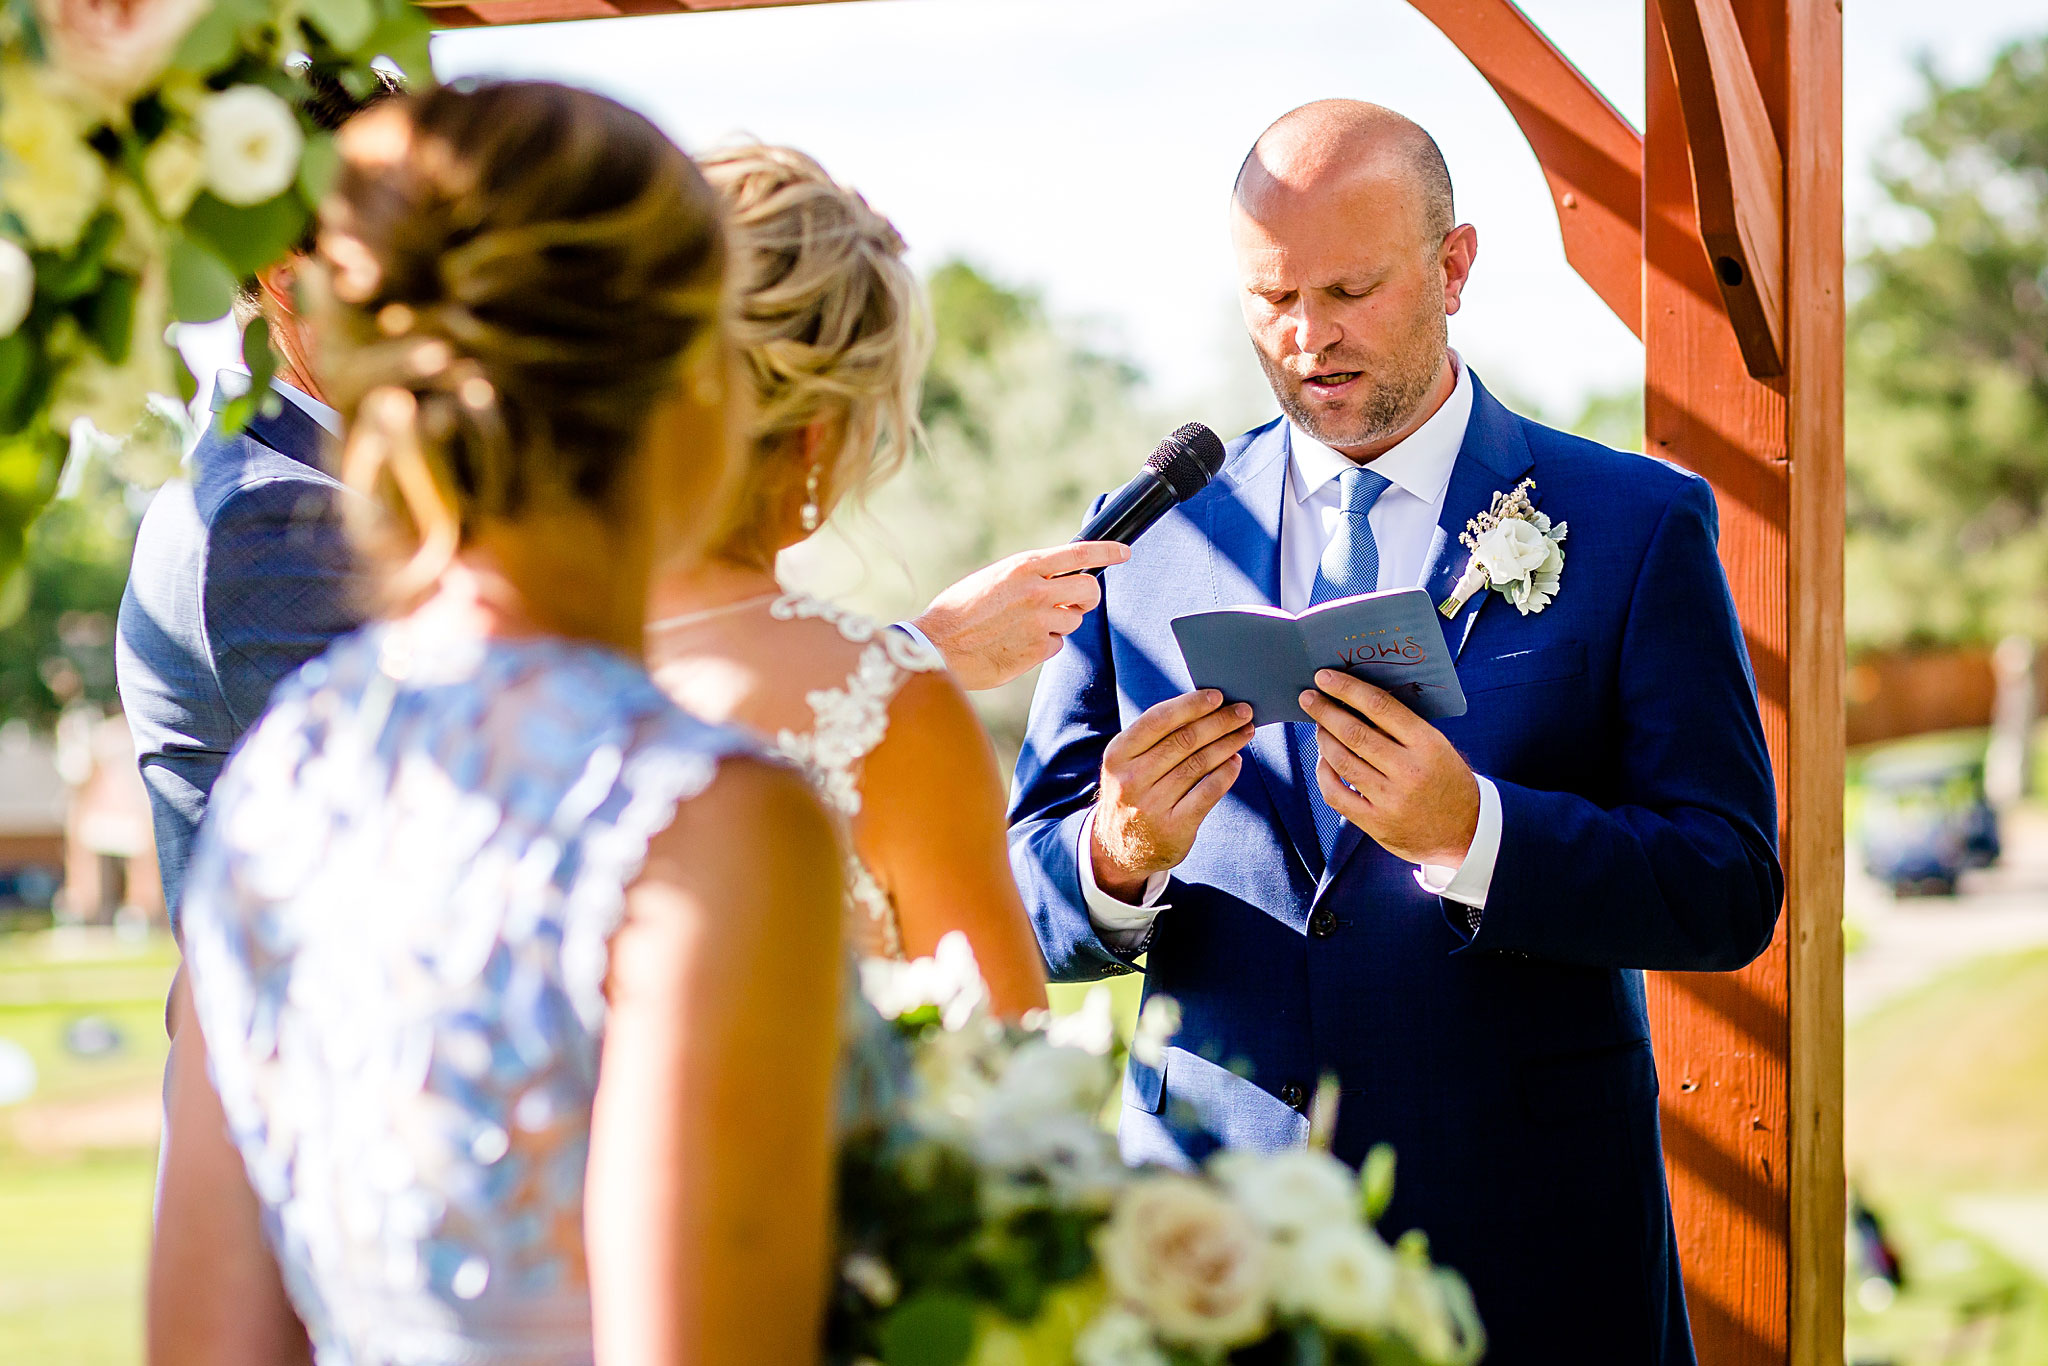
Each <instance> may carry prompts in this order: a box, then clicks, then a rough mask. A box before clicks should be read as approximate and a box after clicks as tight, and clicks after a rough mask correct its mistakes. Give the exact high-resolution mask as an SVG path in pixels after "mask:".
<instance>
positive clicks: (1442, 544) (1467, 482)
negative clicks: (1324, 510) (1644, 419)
mask: <svg viewBox="0 0 2048 1366" xmlns="http://www.w3.org/2000/svg"><path fill="white" fill-rule="evenodd" d="M1468 373H1471V378H1472V416H1471V418H1470V419H1469V420H1468V421H1467V422H1466V424H1465V440H1464V442H1463V444H1461V445H1460V446H1459V447H1458V460H1457V463H1456V464H1454V465H1453V466H1452V467H1451V482H1450V484H1449V486H1448V487H1447V488H1445V490H1444V507H1443V512H1442V513H1441V514H1439V515H1438V517H1437V521H1436V535H1435V537H1434V538H1433V539H1432V540H1431V541H1430V551H1429V564H1428V568H1427V569H1426V570H1425V571H1424V572H1423V577H1422V586H1423V587H1424V588H1427V589H1428V590H1429V599H1430V601H1431V602H1442V601H1443V600H1444V599H1445V598H1447V597H1449V596H1450V595H1451V589H1452V588H1454V587H1456V585H1457V582H1458V578H1459V576H1460V575H1462V574H1463V573H1464V572H1465V565H1466V563H1467V561H1468V560H1469V559H1470V557H1471V554H1472V552H1471V551H1470V550H1468V549H1467V548H1466V547H1465V546H1464V545H1463V544H1461V543H1460V542H1459V540H1458V537H1459V535H1460V534H1461V533H1462V532H1463V531H1464V530H1465V524H1466V523H1467V522H1469V521H1471V520H1472V519H1473V518H1474V517H1476V516H1478V515H1479V514H1480V513H1482V512H1484V511H1486V509H1487V508H1488V507H1490V506H1492V504H1493V495H1494V494H1495V493H1497V492H1498V493H1505V492H1507V491H1508V490H1509V489H1512V488H1513V487H1514V486H1515V485H1516V484H1517V483H1519V482H1520V481H1521V479H1522V476H1523V475H1525V474H1527V473H1528V472H1529V466H1530V465H1531V464H1532V463H1534V462H1533V459H1532V457H1531V456H1530V454H1529V442H1528V439H1527V438H1526V437H1525V436H1523V434H1522V420H1521V419H1520V418H1518V417H1516V416H1515V415H1514V414H1513V413H1511V412H1509V411H1508V410H1507V409H1506V408H1504V407H1502V406H1501V405H1500V402H1499V401H1498V400H1497V399H1495V398H1494V396H1493V395H1492V394H1489V393H1487V392H1486V386H1485V385H1483V384H1481V383H1480V382H1479V376H1478V374H1477V373H1473V372H1468ZM1493 596H1494V594H1493V593H1492V591H1491V590H1488V589H1482V590H1480V591H1479V592H1477V593H1475V594H1473V595H1472V600H1471V601H1470V602H1468V603H1466V604H1465V606H1464V608H1463V609H1462V610H1460V611H1459V613H1458V615H1457V616H1456V617H1454V618H1452V619H1451V620H1449V621H1444V622H1443V628H1444V643H1445V645H1446V646H1447V647H1448V648H1449V649H1450V652H1451V658H1452V659H1454V660H1455V659H1457V658H1458V656H1459V655H1460V654H1462V653H1463V651H1464V649H1465V642H1466V641H1467V640H1469V639H1471V637H1472V628H1473V626H1474V625H1475V624H1476V623H1477V622H1478V620H1479V613H1480V611H1481V610H1482V609H1483V608H1484V607H1485V606H1486V600H1487V599H1488V598H1491V597H1493ZM1438 620H1439V621H1442V618H1441V617H1439V618H1438ZM1364 840H1365V836H1364V835H1363V834H1362V833H1361V832H1360V831H1359V829H1358V827H1357V826H1355V825H1351V824H1348V823H1347V824H1346V825H1345V826H1344V828H1343V829H1342V830H1340V831H1338V833H1337V847H1336V850H1335V851H1334V853H1333V855H1332V857H1331V859H1330V865H1329V867H1327V868H1325V869H1324V870H1323V876H1322V881H1321V882H1320V883H1319V884H1318V885H1317V887H1316V896H1317V898H1318V899H1320V898H1321V897H1322V895H1323V893H1324V892H1326V891H1328V890H1329V887H1330V884H1331V883H1332V882H1333V881H1335V880H1336V877H1337V874H1338V873H1339V872H1341V871H1343V868H1344V865H1345V863H1346V862H1347V861H1348V860H1349V859H1350V858H1351V856H1352V855H1353V854H1355V853H1357V852H1358V846H1359V845H1360V844H1361V843H1363V842H1364Z"/></svg>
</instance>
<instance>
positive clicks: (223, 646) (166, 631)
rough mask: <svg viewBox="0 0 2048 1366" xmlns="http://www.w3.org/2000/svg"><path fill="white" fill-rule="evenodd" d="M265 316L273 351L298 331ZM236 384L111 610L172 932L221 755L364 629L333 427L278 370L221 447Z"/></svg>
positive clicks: (235, 381)
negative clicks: (341, 640) (342, 639)
mask: <svg viewBox="0 0 2048 1366" xmlns="http://www.w3.org/2000/svg"><path fill="white" fill-rule="evenodd" d="M272 313H273V318H274V319H276V321H275V322H274V324H273V335H280V336H282V335H285V334H286V329H287V328H292V327H293V324H294V322H295V320H293V319H291V318H290V317H289V315H283V314H282V312H281V310H279V309H273V310H272ZM294 330H295V329H294ZM293 340H297V338H296V337H294V338H293ZM294 349H297V348H295V347H293V346H292V344H291V342H287V350H288V351H290V350H294ZM248 383H249V378H248V376H247V375H244V374H241V373H239V372H235V371H224V372H222V374H221V375H220V377H219V379H218V381H217V382H216V383H215V385H214V392H213V409H214V420H213V422H212V424H211V425H210V426H209V427H208V428H207V430H206V433H205V435H203V436H201V437H200V439H199V444H198V445H197V446H196V447H194V448H193V450H192V453H191V456H190V457H189V459H188V472H187V477H186V478H184V479H180V480H177V481H175V482H173V483H170V484H166V485H165V486H164V487H163V489H162V490H160V491H159V492H158V494H157V496H156V498H155V500H154V501H152V502H151V504H150V507H149V511H148V512H147V513H146V514H145V515H144V516H143V519H142V526H141V528H140V529H139V530H138V531H137V532H136V536H135V558H134V562H133V564H132V565H131V566H130V568H129V573H128V587H127V590H126V592H125V593H124V594H123V595H122V599H121V615H120V624H119V631H118V636H117V642H116V657H115V667H116V671H117V674H118V677H119V679H120V686H121V704H122V707H123V709H124V710H125V711H126V712H127V716H128V726H129V729H130V730H131V731H132V732H133V733H134V736H135V748H136V755H137V758H138V760H139V761H140V763H141V766H142V779H143V783H144V785H145V786H146V787H147V788H148V789H149V799H150V808H151V812H152V815H153V817H154V820H155V825H156V848H157V861H158V863H159V865H160V866H161V868H162V871H163V881H164V900H165V903H166V904H167V905H168V906H169V907H170V911H171V923H172V925H173V927H175V926H176V925H177V923H178V909H179V902H180V899H181V896H182V893H183V889H184V880H185V864H186V860H187V859H188V857H189V856H190V854H191V849H192V840H193V837H194V835H195V834H196V832H197V831H198V828H199V821H200V818H201V817H202V816H203V815H204V814H205V812H206V800H207V796H208V794H210V793H211V792H212V790H213V782H214V779H215V778H217V777H219V776H220V770H221V765H222V764H224V763H226V762H227V757H228V753H229V751H231V750H232V749H233V748H234V746H235V742H236V741H237V740H239V739H240V738H241V736H242V732H243V731H245V730H247V729H248V728H249V727H250V726H251V725H252V724H254V722H255V720H256V718H257V717H258V716H260V715H262V713H263V708H264V706H265V704H266V703H268V702H269V700H270V691H271V689H272V688H273V687H275V686H276V685H277V683H278V681H279V680H280V679H282V678H283V677H284V676H285V675H287V674H289V673H291V672H292V671H293V670H295V669H297V668H298V667H299V666H300V665H301V664H303V663H305V662H306V661H307V660H309V659H311V658H313V657H314V656H315V655H318V654H320V653H321V652H322V651H324V650H325V649H326V648H327V647H328V645H329V644H330V643H332V642H333V640H334V638H335V637H336V636H339V635H342V634H343V633H345V632H347V631H349V630H352V629H354V627H355V626H356V625H357V624H359V622H360V621H361V620H362V611H363V603H362V601H361V599H360V596H359V593H360V586H359V581H358V579H357V576H356V572H355V563H354V558H353V556H352V555H351V554H350V550H349V546H348V542H347V538H346V536H345V534H344V532H343V529H342V525H341V514H342V506H341V500H342V499H343V497H345V496H346V495H345V491H344V490H343V488H342V486H341V484H340V483H339V482H337V481H336V480H335V478H334V477H333V476H332V475H331V474H329V473H328V471H327V461H326V451H327V448H328V446H329V445H330V442H331V437H332V436H333V434H335V433H337V432H338V431H339V419H338V418H337V417H336V416H335V415H334V410H333V409H331V408H329V407H328V406H327V405H326V404H325V403H323V402H321V401H320V399H319V398H317V397H316V396H315V395H316V394H317V393H318V390H317V387H316V386H315V384H314V381H313V380H312V379H311V378H310V377H308V376H306V375H304V374H302V373H301V372H300V371H299V370H297V369H296V368H294V367H290V366H287V368H286V370H285V371H284V372H283V373H281V374H280V375H279V377H278V379H277V380H276V382H275V385H274V388H275V390H276V393H275V395H274V398H273V401H272V403H271V404H270V405H269V411H267V412H259V413H258V415H257V416H256V417H255V418H254V419H253V420H251V421H250V423H249V425H248V426H247V427H245V428H244V429H243V430H241V431H240V432H235V433H229V432H227V431H225V430H224V429H223V428H222V427H221V425H220V410H221V409H222V408H223V407H225V406H226V405H227V403H228V401H229V400H230V399H231V398H232V397H233V396H234V395H235V394H237V393H240V392H245V391H246V390H247V388H248ZM309 390H310V391H311V392H309Z"/></svg>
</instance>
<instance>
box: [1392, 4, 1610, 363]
mask: <svg viewBox="0 0 2048 1366" xmlns="http://www.w3.org/2000/svg"><path fill="white" fill-rule="evenodd" d="M1410 3H1411V4H1412V5H1413V6H1414V8H1415V9H1416V10H1418V11H1420V12H1421V14H1422V15H1423V17H1424V18H1426V19H1428V20H1429V21H1430V22H1431V23H1433V24H1435V25H1436V26H1437V27H1438V28H1439V29H1441V30H1442V31H1443V34H1444V36H1445V37H1446V38H1449V39H1450V40H1451V42H1452V43H1454V44H1456V45H1457V48H1458V51H1460V52H1462V53H1464V54H1465V59H1466V60H1467V61H1469V62H1471V63H1472V65H1473V66H1474V67H1476V68H1477V69H1478V71H1479V74H1480V75H1482V76H1484V77H1485V78H1486V82H1487V84H1488V85H1491V86H1492V87H1493V89H1494V93H1495V94H1497V95H1499V96H1500V98H1501V103H1503V104H1505V105H1507V107H1508V112H1509V113H1510V114H1512V115H1514V119H1515V124H1516V126H1518V127H1519V128H1520V129H1521V130H1522V136H1523V137H1525V138H1527V139H1528V140H1529V146H1530V148H1531V149H1532V150H1533V151H1534V152H1535V153H1536V160H1537V161H1538V162H1539V163H1541V165H1542V167H1543V178H1544V179H1545V180H1546V181H1547V182H1549V185H1550V200H1551V204H1552V206H1553V207H1554V208H1555V209H1556V210H1557V226H1558V230H1559V232H1560V233H1561V234H1562V235H1563V238H1564V255H1565V259H1566V260H1567V261H1570V262H1571V264H1572V269H1574V270H1576V271H1577V272H1578V273H1579V276H1580V278H1581V279H1583V280H1585V282H1586V283H1587V284H1589V285H1591V286H1592V287H1593V292H1594V293H1595V294H1598V295H1599V296H1600V299H1601V302H1603V303H1605V304H1606V305H1607V306H1608V308H1610V309H1612V310H1613V311H1614V315H1615V316H1616V317H1617V318H1620V319H1621V320H1622V321H1623V322H1624V323H1626V324H1628V330H1629V331H1631V332H1633V333H1635V334H1636V336H1638V337H1640V336H1642V335H1643V139H1642V135H1641V134H1639V133H1637V132H1636V130H1635V129H1633V128H1631V127H1629V124H1628V120H1627V119H1625V118H1623V117H1622V116H1621V115H1620V113H1619V112H1617V111H1616V110H1615V108H1614V106H1613V105H1611V104H1609V103H1608V102H1607V99H1606V97H1605V96H1603V95H1602V94H1601V93H1600V92H1599V91H1598V90H1597V89H1595V88H1594V87H1593V84H1592V83H1591V82H1590V81H1588V80H1587V79H1586V78H1585V77H1584V76H1582V75H1580V74H1579V70H1578V68H1577V67H1575V66H1573V65H1572V64H1571V62H1569V61H1568V60H1566V58H1565V56H1564V54H1563V53H1561V52H1559V51H1558V50H1557V49H1556V48H1555V47H1554V46H1552V45H1551V42H1550V40H1549V39H1548V38H1546V37H1544V36H1543V31H1542V30H1541V29H1539V28H1537V27H1536V25H1534V24H1532V23H1530V22H1529V17H1528V16H1527V15H1526V14H1523V13H1522V11H1521V10H1519V9H1517V8H1516V7H1515V6H1514V5H1513V4H1511V3H1509V0H1410Z"/></svg>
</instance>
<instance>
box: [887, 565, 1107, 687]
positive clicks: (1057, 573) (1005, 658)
mask: <svg viewBox="0 0 2048 1366" xmlns="http://www.w3.org/2000/svg"><path fill="white" fill-rule="evenodd" d="M1129 558H1131V548H1130V547H1129V546H1127V545H1119V544H1117V543H1116V542H1115V541H1077V542H1075V543H1073V544H1071V545H1062V546H1055V547H1053V548H1052V549H1049V550H1027V551H1025V552H1024V553H1023V554H1021V555H1012V556H1010V558H1009V559H1007V560H998V561H996V562H995V563H994V564H992V565H990V566H989V567H988V568H986V569H982V570H977V571H976V572H974V573H972V574H969V575H968V576H967V577H966V578H964V579H962V580H960V582H958V583H956V584H954V585H953V586H952V587H951V588H948V589H947V590H946V591H945V592H943V593H941V594H939V595H938V596H937V597H936V598H933V599H932V605H931V606H929V607H927V608H925V609H924V615H923V616H920V617H918V618H917V619H916V620H915V621H914V622H913V623H912V624H913V625H914V626H916V627H917V629H918V630H920V631H922V632H924V635H925V639H927V640H929V641H930V642H931V643H932V644H933V645H935V646H937V647H938V650H939V653H940V654H942V655H944V656H945V657H946V666H947V667H948V668H950V669H951V670H952V671H953V676H954V677H955V678H957V679H959V680H960V686H961V687H963V688H966V689H968V690H970V691H975V690H979V689H982V688H995V687H1000V686H1001V685H1003V684H1005V683H1007V682H1009V681H1010V680H1011V679H1013V678H1016V677H1018V676H1019V675H1021V674H1023V673H1024V672H1025V671H1027V670H1029V669H1032V668H1035V667H1037V666H1038V665H1040V664H1043V663H1045V661H1046V660H1048V659H1051V658H1052V657H1053V656H1054V655H1056V654H1058V653H1059V648H1060V642H1061V641H1062V640H1064V639H1065V638H1066V637H1067V636H1068V635H1069V634H1070V633H1072V631H1073V630H1074V628H1076V627H1077V626H1079V625H1080V624H1081V618H1082V617H1084V616H1086V615H1088V613H1089V612H1091V611H1093V610H1094V608H1095V605H1096V604H1097V603H1099V602H1101V601H1102V585H1101V584H1100V583H1098V582H1096V579H1095V576H1094V575H1093V574H1084V573H1081V572H1080V571H1081V570H1084V569H1099V568H1102V567H1103V566H1106V565H1112V564H1122V563H1123V562H1124V561H1125V560H1128V559H1129Z"/></svg>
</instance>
